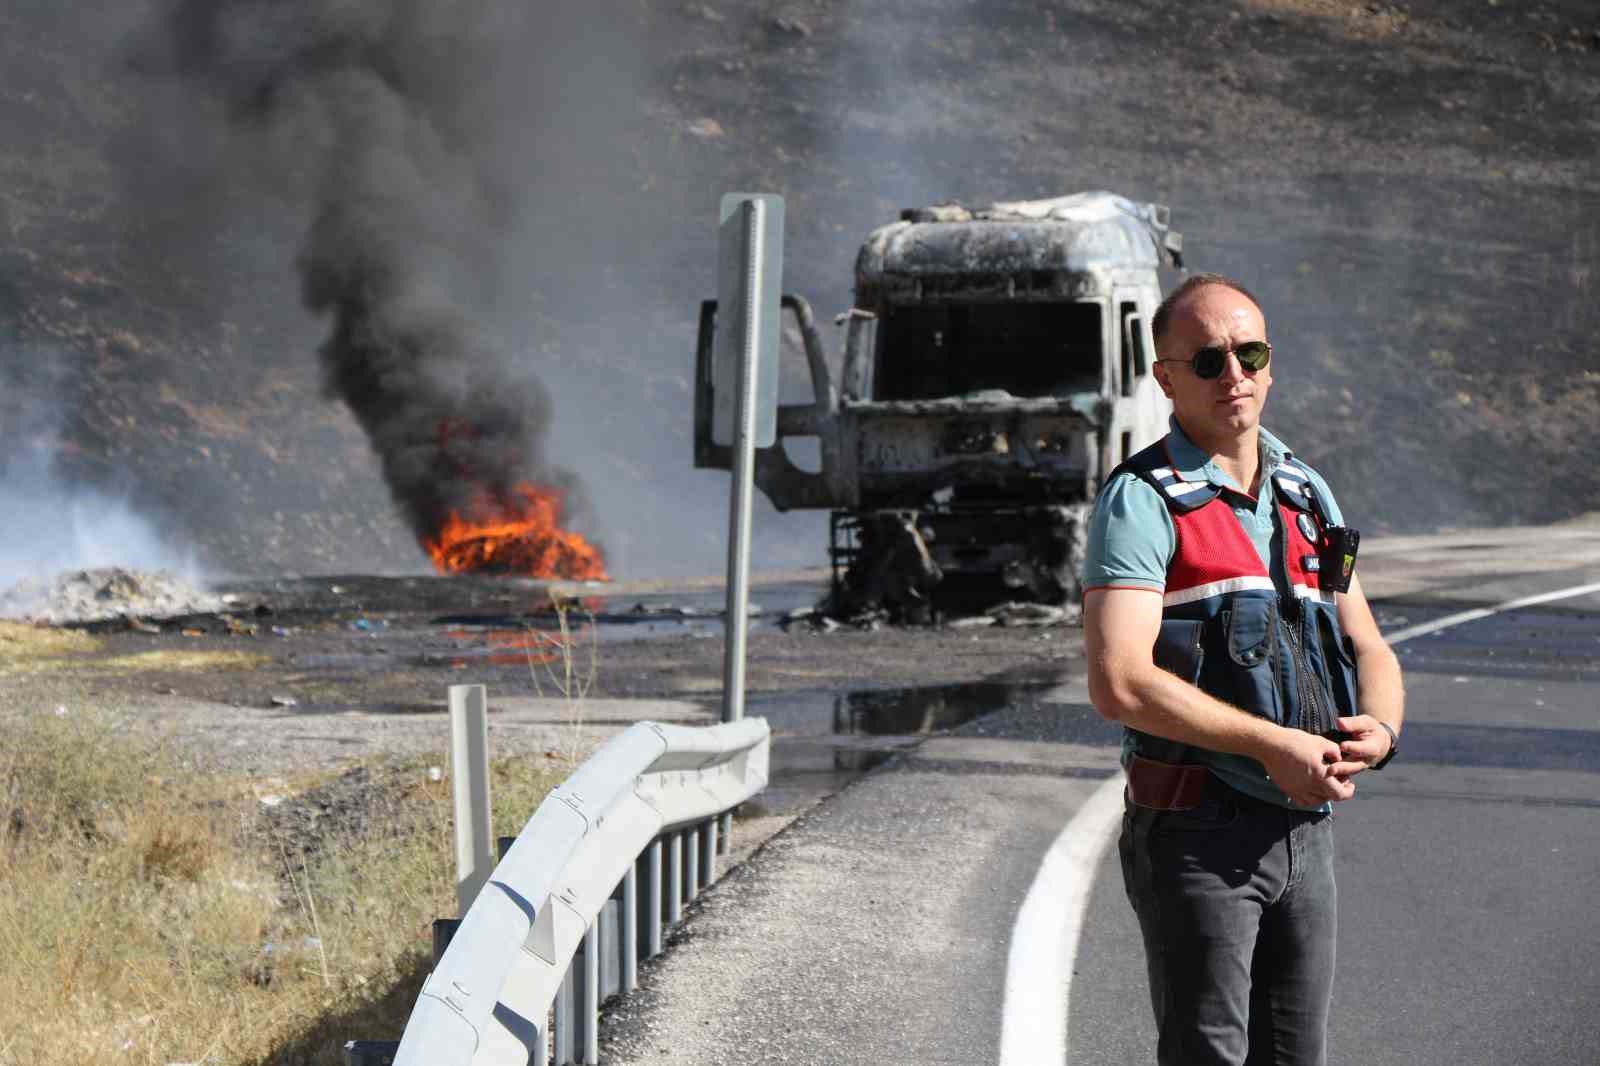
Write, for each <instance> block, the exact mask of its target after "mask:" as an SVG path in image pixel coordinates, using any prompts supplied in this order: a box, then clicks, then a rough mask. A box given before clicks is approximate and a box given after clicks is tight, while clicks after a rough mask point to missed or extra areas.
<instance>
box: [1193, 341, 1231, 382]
mask: <svg viewBox="0 0 1600 1066" xmlns="http://www.w3.org/2000/svg"><path fill="white" fill-rule="evenodd" d="M1227 365H1228V353H1227V352H1225V351H1223V350H1222V349H1221V348H1201V349H1200V350H1199V351H1198V352H1195V353H1194V376H1195V377H1197V378H1215V377H1221V376H1222V368H1223V367H1225V366H1227Z"/></svg>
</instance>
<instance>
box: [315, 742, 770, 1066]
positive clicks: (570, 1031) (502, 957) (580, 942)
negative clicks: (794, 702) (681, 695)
mask: <svg viewBox="0 0 1600 1066" xmlns="http://www.w3.org/2000/svg"><path fill="white" fill-rule="evenodd" d="M769 742H770V732H769V730H768V728H767V723H766V722H765V721H764V720H763V719H759V718H747V719H740V720H738V721H734V722H727V723H724V724H722V725H716V726H707V727H694V726H676V725H663V724H660V723H657V722H641V723H638V724H636V725H633V726H631V727H629V728H628V729H627V730H626V731H625V732H623V733H622V734H620V735H619V736H616V737H613V738H612V739H611V740H610V741H608V742H607V743H606V744H604V745H603V746H602V747H601V748H600V749H599V750H598V751H596V752H595V753H594V754H593V755H592V756H590V757H589V758H588V759H587V760H586V761H585V762H584V763H583V764H582V765H581V766H579V767H578V769H577V770H576V771H574V772H573V774H572V776H571V777H569V778H568V779H567V780H566V781H565V782H564V783H562V784H561V785H559V786H557V787H556V788H555V789H554V790H552V791H551V793H550V794H549V796H547V797H546V798H545V800H544V802H542V803H541V804H540V805H539V809H538V810H537V811H535V812H534V814H533V817H532V818H530V819H529V820H528V824H527V825H526V826H525V827H524V828H523V830H522V832H521V833H520V834H519V835H518V836H517V838H516V839H515V841H514V842H512V843H511V845H510V848H509V849H508V850H507V851H506V852H505V854H504V855H503V857H502V858H501V859H500V862H499V864H498V865H497V866H496V867H495V868H494V871H493V873H491V874H490V875H489V878H488V881H487V883H486V884H485V885H484V886H483V888H482V890H481V891H480V892H479V893H478V894H477V897H476V898H475V899H474V900H473V902H472V904H471V906H470V907H469V908H468V909H467V911H466V913H465V914H464V915H463V916H462V918H461V921H460V924H459V925H458V926H457V927H456V929H455V931H454V934H453V935H452V936H451V937H450V939H449V943H448V946H446V947H445V948H444V950H443V952H442V953H440V954H438V957H437V960H436V962H435V964H434V969H433V972H432V973H431V974H430V975H429V976H428V979H427V981H426V982H424V984H423V986H422V991H421V993H420V994H419V995H418V997H417V1002H416V1005H415V1006H414V1007H413V1008H412V1011H411V1017H410V1020H409V1021H408V1022H407V1023H406V1028H405V1033H404V1034H403V1036H402V1037H401V1039H400V1043H399V1045H398V1047H396V1046H395V1045H393V1044H379V1043H377V1042H363V1041H352V1042H350V1043H348V1044H346V1045H345V1049H344V1057H345V1062H346V1063H347V1064H348V1066H361V1064H366V1063H380V1062H388V1061H392V1062H393V1063H394V1064H395V1066H449V1064H454V1063H459V1064H462V1066H466V1064H471V1066H499V1064H507V1066H509V1064H515V1066H525V1064H529V1063H532V1064H535V1066H546V1064H547V1063H551V1062H553V1063H554V1064H555V1066H565V1064H567V1063H574V1062H583V1063H589V1064H593V1063H598V1062H599V1031H598V1030H599V1008H600V1003H601V1002H602V1001H603V1000H604V999H605V998H607V996H609V995H610V994H612V993H615V992H627V991H631V990H633V989H634V988H635V987H637V984H638V963H639V961H640V960H642V959H646V958H650V957H652V956H654V955H656V954H658V953H659V952H660V951H661V948H662V944H663V941H664V939H665V930H666V929H667V928H669V927H670V926H671V925H673V924H674V923H676V922H677V921H678V920H679V919H680V918H681V917H682V913H683V905H684V904H685V903H686V902H688V901H689V900H692V899H693V898H694V897H695V896H696V895H697V894H698V893H699V891H700V890H701V888H703V887H704V886H706V885H708V884H710V883H711V881H712V880H714V879H715V872H716V856H717V855H718V854H719V852H723V851H725V850H726V840H725V838H724V839H721V840H719V830H721V831H723V832H725V827H726V824H727V821H726V820H727V816H728V814H729V813H730V812H731V811H732V810H733V808H734V807H736V806H738V805H739V804H740V803H743V802H744V801H745V800H747V799H749V798H750V797H751V796H753V795H755V794H756V793H757V792H759V791H760V790H761V789H762V788H763V787H764V786H765V785H766V782H767V764H768V757H769ZM391 1056H392V1057H391Z"/></svg>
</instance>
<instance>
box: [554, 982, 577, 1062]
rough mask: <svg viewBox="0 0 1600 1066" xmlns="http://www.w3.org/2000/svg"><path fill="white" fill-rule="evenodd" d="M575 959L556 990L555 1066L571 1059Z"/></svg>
mask: <svg viewBox="0 0 1600 1066" xmlns="http://www.w3.org/2000/svg"><path fill="white" fill-rule="evenodd" d="M577 961H578V960H577V959H573V960H572V963H571V964H569V965H568V966H567V972H566V975H565V976H563V977H562V978H561V988H560V989H559V990H557V992H556V1009H555V1026H554V1029H555V1045H556V1046H555V1055H554V1058H555V1066H567V1063H569V1062H571V1061H572V1024H573V1021H574V1018H573V1009H572V1008H573V1003H572V999H573V990H572V972H573V970H574V969H575V968H576V966H577Z"/></svg>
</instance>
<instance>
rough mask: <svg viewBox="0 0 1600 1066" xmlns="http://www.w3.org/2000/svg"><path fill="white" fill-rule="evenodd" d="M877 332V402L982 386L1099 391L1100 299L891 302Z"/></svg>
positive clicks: (1036, 391) (1050, 392) (1013, 390)
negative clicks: (1053, 301)
mask: <svg viewBox="0 0 1600 1066" xmlns="http://www.w3.org/2000/svg"><path fill="white" fill-rule="evenodd" d="M887 312H888V313H887V314H886V315H885V316H884V319H883V321H882V323H881V324H880V326H879V329H878V351H877V359H876V365H875V367H874V374H873V378H874V382H875V384H874V388H873V394H874V397H873V398H874V399H878V400H932V399H939V398H941V397H946V396H962V395H966V394H968V393H972V392H978V391H981V390H985V389H1004V390H1005V391H1006V392H1009V393H1010V394H1011V395H1013V396H1016V397H1020V398H1033V397H1050V396H1057V397H1065V396H1070V395H1073V394H1075V393H1082V392H1095V391H1098V390H1099V389H1100V385H1101V381H1102V355H1103V351H1102V348H1103V343H1104V342H1103V336H1104V334H1103V331H1102V326H1101V309H1100V304H1099V303H1097V302H1094V301H1081V302H1075V303H1020V302H1015V303H979V304H916V305H900V306H891V307H889V308H888V309H887Z"/></svg>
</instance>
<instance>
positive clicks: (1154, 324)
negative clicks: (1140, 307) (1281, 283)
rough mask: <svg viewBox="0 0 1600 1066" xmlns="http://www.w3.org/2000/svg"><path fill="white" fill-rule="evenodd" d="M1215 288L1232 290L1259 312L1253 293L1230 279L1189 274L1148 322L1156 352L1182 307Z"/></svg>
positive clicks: (1214, 275) (1258, 301)
mask: <svg viewBox="0 0 1600 1066" xmlns="http://www.w3.org/2000/svg"><path fill="white" fill-rule="evenodd" d="M1217 287H1221V288H1224V289H1232V290H1233V291H1234V292H1236V293H1238V294H1239V295H1240V296H1243V297H1244V298H1245V299H1247V300H1249V301H1250V302H1251V303H1253V304H1255V305H1256V310H1257V311H1261V301H1260V300H1258V299H1256V295H1255V293H1253V292H1251V291H1250V290H1249V289H1247V288H1245V287H1244V286H1243V285H1241V284H1239V283H1238V282H1237V281H1234V280H1233V279H1232V278H1230V277H1226V276H1224V275H1222V274H1190V275H1189V276H1188V277H1187V278H1185V279H1183V284H1182V285H1179V286H1178V287H1177V288H1176V289H1173V290H1172V291H1171V292H1169V293H1168V294H1167V298H1166V299H1165V300H1162V301H1161V306H1160V307H1157V308H1156V314H1155V317H1154V318H1152V319H1151V320H1150V332H1151V334H1152V335H1153V336H1154V338H1155V342H1156V350H1157V351H1160V350H1161V341H1162V339H1163V338H1164V337H1165V336H1166V335H1167V333H1168V332H1169V331H1170V330H1171V329H1172V319H1173V316H1174V315H1175V314H1176V313H1177V312H1178V311H1180V310H1182V308H1183V305H1184V304H1186V303H1188V302H1189V300H1190V298H1192V297H1193V296H1194V295H1195V294H1196V293H1198V292H1200V291H1201V290H1202V289H1210V288H1217ZM1261 313H1262V317H1265V316H1266V312H1265V311H1261Z"/></svg>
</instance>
